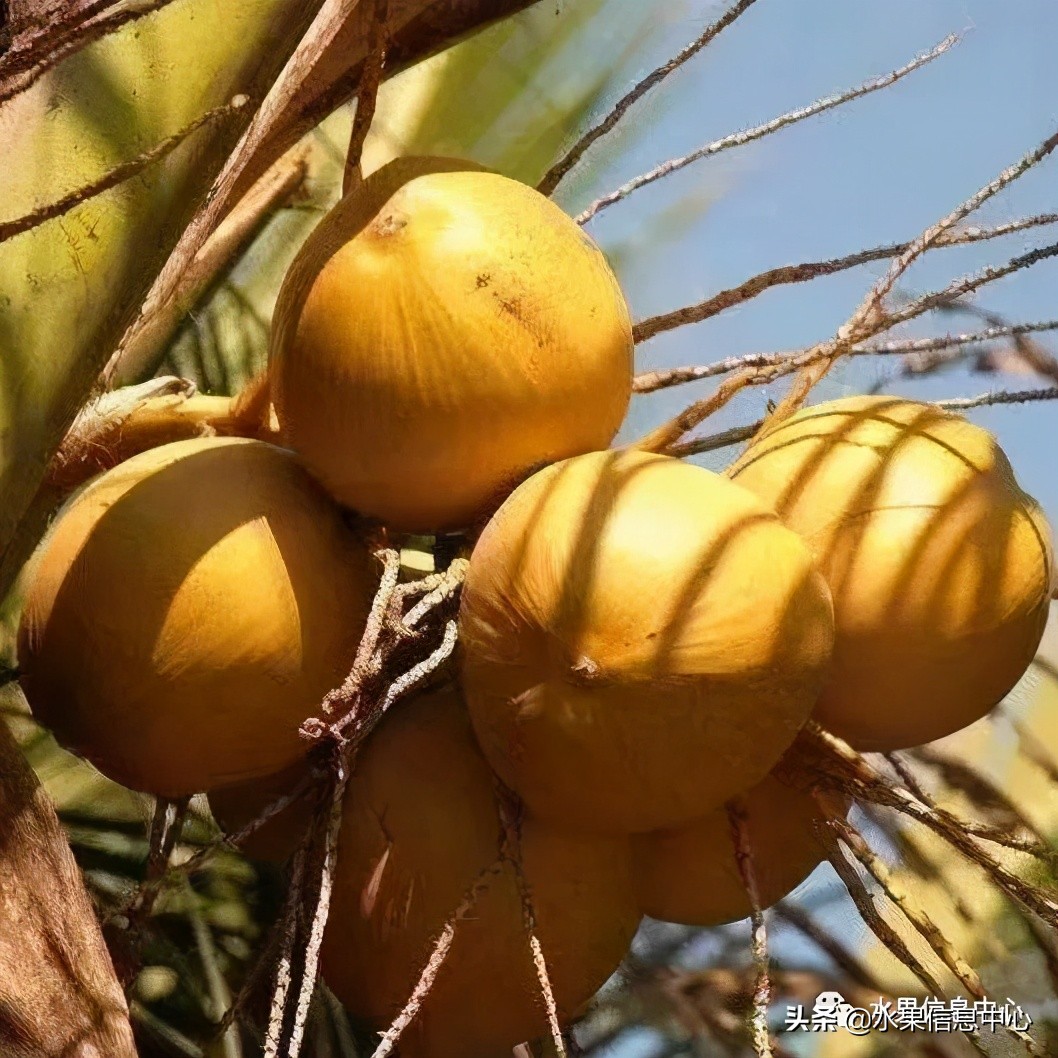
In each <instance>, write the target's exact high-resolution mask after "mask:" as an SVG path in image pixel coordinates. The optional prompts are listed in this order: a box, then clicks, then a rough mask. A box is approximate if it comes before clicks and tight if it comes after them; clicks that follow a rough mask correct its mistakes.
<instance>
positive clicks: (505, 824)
mask: <svg viewBox="0 0 1058 1058" xmlns="http://www.w3.org/2000/svg"><path fill="white" fill-rule="evenodd" d="M493 785H494V788H495V791H496V804H497V807H498V809H499V814H500V824H501V827H502V831H503V843H502V849H501V853H502V855H503V858H504V859H505V860H506V862H507V863H508V864H510V867H511V870H512V871H513V873H514V882H515V886H516V887H517V889H518V901H519V903H520V904H521V910H522V930H523V932H524V933H525V937H526V940H527V941H528V943H529V954H530V956H531V958H532V961H533V969H534V970H535V971H536V980H537V984H538V985H539V986H540V997H541V998H542V999H543V1001H544V1010H545V1011H546V1012H547V1027H548V1031H549V1032H550V1033H551V1042H552V1044H553V1045H554V1048H555V1056H556V1058H567V1055H566V1041H565V1037H564V1036H563V1035H562V1026H561V1025H560V1024H559V1021H558V1003H556V1002H555V990H554V988H552V986H551V974H550V973H549V971H548V969H547V960H546V959H545V958H544V950H543V948H542V946H541V944H540V937H539V935H538V932H537V926H536V908H535V907H534V906H533V897H532V893H531V892H530V890H529V883H528V881H527V880H526V877H525V863H524V861H523V859H522V815H523V811H524V810H523V807H522V805H521V803H520V802H519V801H518V800H517V799H516V798H515V797H514V795H513V794H511V793H509V792H508V791H507V790H505V789H504V788H503V787H502V785H501V783H500V781H499V780H498V779H496V780H495V782H494V784H493Z"/></svg>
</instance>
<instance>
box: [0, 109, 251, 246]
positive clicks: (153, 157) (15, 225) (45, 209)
mask: <svg viewBox="0 0 1058 1058" xmlns="http://www.w3.org/2000/svg"><path fill="white" fill-rule="evenodd" d="M249 102H250V100H249V98H248V97H247V96H244V95H237V96H234V97H233V98H232V100H231V101H230V102H228V103H224V104H223V105H222V106H219V107H214V108H213V109H212V110H207V111H206V113H205V114H203V115H202V116H201V117H199V118H196V119H195V120H194V121H192V122H191V124H190V125H187V126H185V127H184V128H182V129H180V131H179V132H175V133H173V135H172V136H167V137H166V138H165V139H164V140H162V141H161V142H159V143H156V144H155V145H154V146H153V147H151V148H150V149H149V150H146V151H144V152H143V153H142V154H138V155H136V157H135V158H130V159H128V160H127V161H124V162H122V163H121V164H120V165H116V166H115V167H114V168H113V169H111V170H110V171H109V172H107V173H104V174H103V175H102V176H101V177H99V179H98V180H93V181H92V182H91V183H90V184H85V185H84V186H83V187H79V188H77V189H76V190H74V191H71V192H70V193H69V194H68V195H64V196H63V197H62V198H60V199H58V200H57V201H55V202H49V203H48V205H46V206H40V207H38V208H37V209H35V210H33V211H32V212H31V213H27V214H25V216H22V217H16V218H15V219H14V220H8V221H2V222H0V242H5V241H6V240H8V239H13V238H14V237H15V236H16V235H22V234H24V233H25V232H27V231H32V230H33V229H34V228H38V227H40V225H41V224H44V223H46V222H47V221H49V220H54V219H55V218H56V217H61V216H62V215H63V214H64V213H69V211H70V210H71V209H73V208H74V207H75V206H79V205H80V204H81V203H82V202H86V201H87V200H88V199H90V198H94V197H95V196H96V195H101V194H102V193H103V192H104V191H109V190H110V189H111V188H114V187H117V186H118V184H121V183H124V182H125V181H126V180H128V179H129V178H130V177H133V176H136V174H137V173H142V172H143V170H144V169H146V168H148V167H149V166H151V165H153V164H154V163H155V162H157V161H159V160H161V159H162V158H164V157H165V156H166V155H167V154H171V153H172V152H173V151H175V150H176V148H177V147H179V146H180V144H182V143H183V142H184V141H185V140H186V139H187V138H188V137H189V136H191V135H192V134H193V133H195V132H198V130H199V129H201V128H203V127H204V126H206V125H210V124H212V123H213V122H215V121H218V120H220V119H222V118H227V117H230V116H231V115H232V114H236V113H238V111H240V110H242V108H243V107H245V106H246V105H247V104H248V103H249Z"/></svg>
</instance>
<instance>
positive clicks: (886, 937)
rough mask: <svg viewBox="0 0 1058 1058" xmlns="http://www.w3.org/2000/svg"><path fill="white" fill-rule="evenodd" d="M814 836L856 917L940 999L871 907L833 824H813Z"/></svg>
mask: <svg viewBox="0 0 1058 1058" xmlns="http://www.w3.org/2000/svg"><path fill="white" fill-rule="evenodd" d="M817 832H818V834H819V836H820V839H821V840H822V841H823V844H824V846H825V848H826V850H827V859H828V860H829V861H830V864H831V866H832V867H833V868H834V871H835V873H836V874H837V876H838V877H839V878H840V879H841V881H842V884H843V885H844V886H845V889H846V891H847V892H848V894H849V896H850V897H851V898H852V902H853V903H854V904H855V905H856V910H857V911H859V913H860V917H861V918H862V919H863V921H864V922H865V923H866V924H867V926H868V927H869V929H870V930H871V932H872V933H873V934H874V935H875V936H876V937H877V938H878V940H880V941H881V942H882V944H883V945H885V947H886V948H888V949H889V951H890V952H891V953H892V954H893V955H894V956H895V957H896V958H897V959H898V960H899V961H900V962H901V963H903V965H904V966H906V967H907V968H908V969H909V970H910V971H911V972H912V973H913V974H914V975H915V976H916V977H917V978H918V979H919V980H920V981H921V982H922V984H923V985H924V986H925V988H926V991H928V992H930V993H932V994H933V995H935V996H937V998H943V997H944V993H943V991H942V990H941V987H940V985H939V984H938V983H937V982H936V981H935V980H934V979H933V976H932V974H930V972H929V971H928V970H927V969H926V968H925V966H923V965H922V963H921V962H920V961H919V959H918V958H917V957H916V956H915V955H914V953H913V952H912V951H911V949H910V948H909V947H908V946H907V945H906V944H905V943H904V941H903V939H902V938H901V937H900V935H899V934H898V933H897V932H896V930H895V929H893V927H892V926H891V925H890V924H889V923H888V922H887V921H886V920H885V918H883V916H882V914H881V912H879V910H878V908H877V907H876V906H875V904H874V900H873V898H872V897H871V894H870V892H869V890H868V889H867V886H866V885H865V884H864V882H863V879H862V878H861V877H860V875H859V873H858V872H857V871H856V868H855V867H853V865H852V864H851V863H850V862H849V860H848V859H847V858H846V855H845V851H844V849H843V848H842V846H841V843H840V842H839V840H838V834H837V831H836V828H835V821H834V820H833V819H828V820H827V822H826V823H823V822H820V823H819V824H817Z"/></svg>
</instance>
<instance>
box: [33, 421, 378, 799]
mask: <svg viewBox="0 0 1058 1058" xmlns="http://www.w3.org/2000/svg"><path fill="white" fill-rule="evenodd" d="M372 591H373V585H372V569H371V560H370V557H369V555H368V553H367V551H366V550H365V549H364V548H363V547H362V545H361V544H360V543H359V542H358V540H357V539H356V538H355V537H354V536H353V535H352V534H351V533H350V531H349V530H348V529H347V528H346V526H345V524H344V522H343V519H342V517H341V512H340V511H339V509H338V508H337V507H335V506H334V504H333V503H332V501H331V500H330V499H329V498H328V497H327V496H326V495H325V494H324V492H323V490H322V489H320V488H319V486H318V485H317V484H316V483H315V482H314V481H313V480H312V479H311V478H310V477H309V475H308V474H307V473H306V472H305V471H304V470H303V469H302V468H301V467H300V465H299V464H298V462H297V460H296V458H295V457H294V455H293V453H291V452H288V451H286V450H284V449H280V448H276V447H274V446H272V445H268V444H264V443H262V442H258V441H244V440H239V439H220V438H212V439H197V440H192V441H181V442H177V443H175V444H171V445H165V446H163V447H161V448H158V449H155V450H153V451H150V452H145V453H143V454H142V455H139V456H136V457H135V458H133V459H130V460H129V461H128V462H126V463H123V464H122V465H121V466H119V467H117V468H115V469H114V470H111V471H110V472H108V473H107V474H105V475H103V476H102V477H101V478H99V479H97V480H96V481H95V482H94V483H93V484H92V485H90V486H89V487H88V488H87V489H86V490H85V491H84V492H83V493H82V494H81V495H80V496H79V497H78V498H77V500H76V501H75V502H74V503H73V504H71V505H70V507H69V508H68V509H67V510H66V511H65V513H64V514H63V516H62V517H61V519H60V520H59V522H58V523H57V525H56V526H55V528H54V530H53V531H52V533H51V534H50V535H49V537H48V539H47V541H46V542H45V545H44V548H43V550H42V553H41V554H40V555H39V557H38V558H37V560H36V563H35V568H34V571H33V574H32V576H31V578H30V583H29V586H28V591H27V596H26V602H25V609H24V611H23V615H22V623H21V626H20V629H19V665H20V667H21V671H22V684H23V687H24V688H25V691H26V696H27V697H28V699H29V702H30V705H31V707H32V708H33V712H34V714H35V715H36V716H37V717H38V718H39V719H40V720H41V721H42V722H43V723H44V724H45V725H47V726H48V727H49V728H51V730H52V731H53V732H54V733H55V735H56V736H57V738H58V739H59V741H60V742H62V743H63V744H64V745H66V746H68V747H69V748H71V749H72V750H74V751H75V752H77V753H80V754H82V755H84V756H85V757H87V758H88V759H89V760H91V761H92V762H93V763H94V764H96V765H97V767H98V768H99V769H100V770H101V771H102V772H104V773H105V774H106V775H108V776H109V777H110V778H112V779H115V780H116V781H118V782H120V783H123V784H124V785H126V786H129V787H132V788H134V789H138V790H145V791H149V792H152V793H156V794H160V795H165V796H170V797H179V796H183V795H186V794H190V793H194V792H195V791H199V790H208V789H211V788H213V787H215V786H218V785H224V784H228V783H232V782H237V781H241V780H244V779H246V778H249V777H252V776H255V775H267V774H270V773H272V772H276V771H279V770H281V769H282V768H284V767H286V766H288V765H290V764H292V763H293V762H294V761H296V760H297V759H299V758H300V757H301V756H302V755H303V754H304V752H305V748H306V743H305V742H304V740H303V739H301V738H299V736H298V725H299V724H300V723H301V721H302V720H304V719H305V718H306V717H308V716H311V715H312V714H313V713H315V712H316V710H317V709H318V707H319V704H320V701H321V699H322V698H323V696H324V695H325V694H326V693H327V691H328V690H330V689H331V688H332V687H334V686H335V685H336V684H338V683H340V682H341V681H342V679H343V678H344V677H345V675H346V674H347V672H348V669H349V666H350V664H351V661H352V658H353V656H354V655H355V651H356V646H357V641H358V639H359V636H360V632H361V630H362V628H363V625H364V621H365V619H366V615H367V610H368V608H369V606H370V601H371V595H372Z"/></svg>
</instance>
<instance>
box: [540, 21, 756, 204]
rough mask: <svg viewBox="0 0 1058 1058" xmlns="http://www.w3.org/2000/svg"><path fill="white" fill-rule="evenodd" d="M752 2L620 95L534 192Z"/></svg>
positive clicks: (550, 187) (556, 179) (548, 185)
mask: <svg viewBox="0 0 1058 1058" xmlns="http://www.w3.org/2000/svg"><path fill="white" fill-rule="evenodd" d="M754 2H755V0H738V3H736V4H734V5H732V6H731V7H729V8H728V9H727V10H726V11H725V12H724V13H723V14H722V15H721V16H720V18H718V19H717V20H716V21H715V22H713V23H712V24H711V25H709V26H708V27H706V29H705V31H704V32H703V33H702V34H701V35H700V36H698V37H697V38H696V39H695V40H693V41H692V42H691V43H690V44H688V45H687V46H686V47H685V48H683V50H682V51H680V52H678V53H677V54H676V55H674V56H673V57H672V58H671V59H669V61H668V62H666V63H664V64H663V65H661V66H659V67H657V68H656V69H655V70H652V71H651V72H650V73H649V74H647V76H646V77H644V78H643V79H642V80H641V81H640V82H639V83H638V84H636V85H635V86H634V87H633V88H631V89H630V90H629V91H628V92H626V93H625V95H624V96H622V97H621V98H620V99H619V100H618V101H617V103H616V104H614V107H613V109H612V110H611V111H610V113H609V114H607V115H606V117H605V118H603V120H602V121H600V122H599V123H598V124H597V125H594V126H592V128H590V129H589V130H588V131H587V132H585V133H584V135H583V136H581V137H580V139H579V140H577V142H576V143H575V144H573V146H572V147H570V149H569V150H568V151H566V153H565V154H564V155H563V156H562V157H561V158H560V159H559V160H558V161H557V162H555V164H554V165H553V166H551V168H550V169H548V171H547V172H546V173H545V174H544V176H543V177H542V179H541V180H540V183H539V184H537V186H536V189H537V191H539V192H540V194H542V195H551V194H553V193H554V190H555V188H556V187H558V185H559V184H560V183H561V182H562V179H563V178H564V177H565V176H566V175H567V174H568V173H569V172H570V171H571V170H572V169H573V168H574V166H576V164H577V163H578V162H579V161H580V160H581V158H583V157H584V155H585V153H586V152H587V150H588V148H589V147H591V146H592V144H593V143H595V142H596V140H599V139H601V138H602V137H603V136H605V135H606V134H607V133H608V132H610V131H611V130H612V129H613V128H614V126H616V125H617V123H618V122H619V121H620V120H621V119H622V118H623V117H624V116H625V114H627V113H628V111H629V110H631V109H632V107H633V106H635V104H636V103H638V102H639V100H640V99H642V98H643V97H644V96H645V95H646V94H647V93H648V92H650V91H651V89H653V88H656V87H657V86H658V85H659V84H661V82H662V81H664V80H665V78H666V77H668V76H669V74H671V73H672V72H673V71H675V70H678V69H679V68H680V67H681V66H682V65H683V64H684V63H685V62H687V61H688V60H689V59H693V58H694V56H695V55H697V54H698V53H699V52H700V51H702V49H703V48H705V47H706V46H707V45H708V44H709V43H710V42H711V41H713V40H714V39H715V38H716V37H717V36H719V35H720V34H721V33H722V32H723V31H724V30H725V29H727V27H728V26H730V25H731V23H732V22H734V21H735V20H736V19H737V18H738V17H739V16H740V15H742V14H743V13H744V12H745V11H746V10H748V9H749V8H750V7H751V6H752V5H753V3H754Z"/></svg>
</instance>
